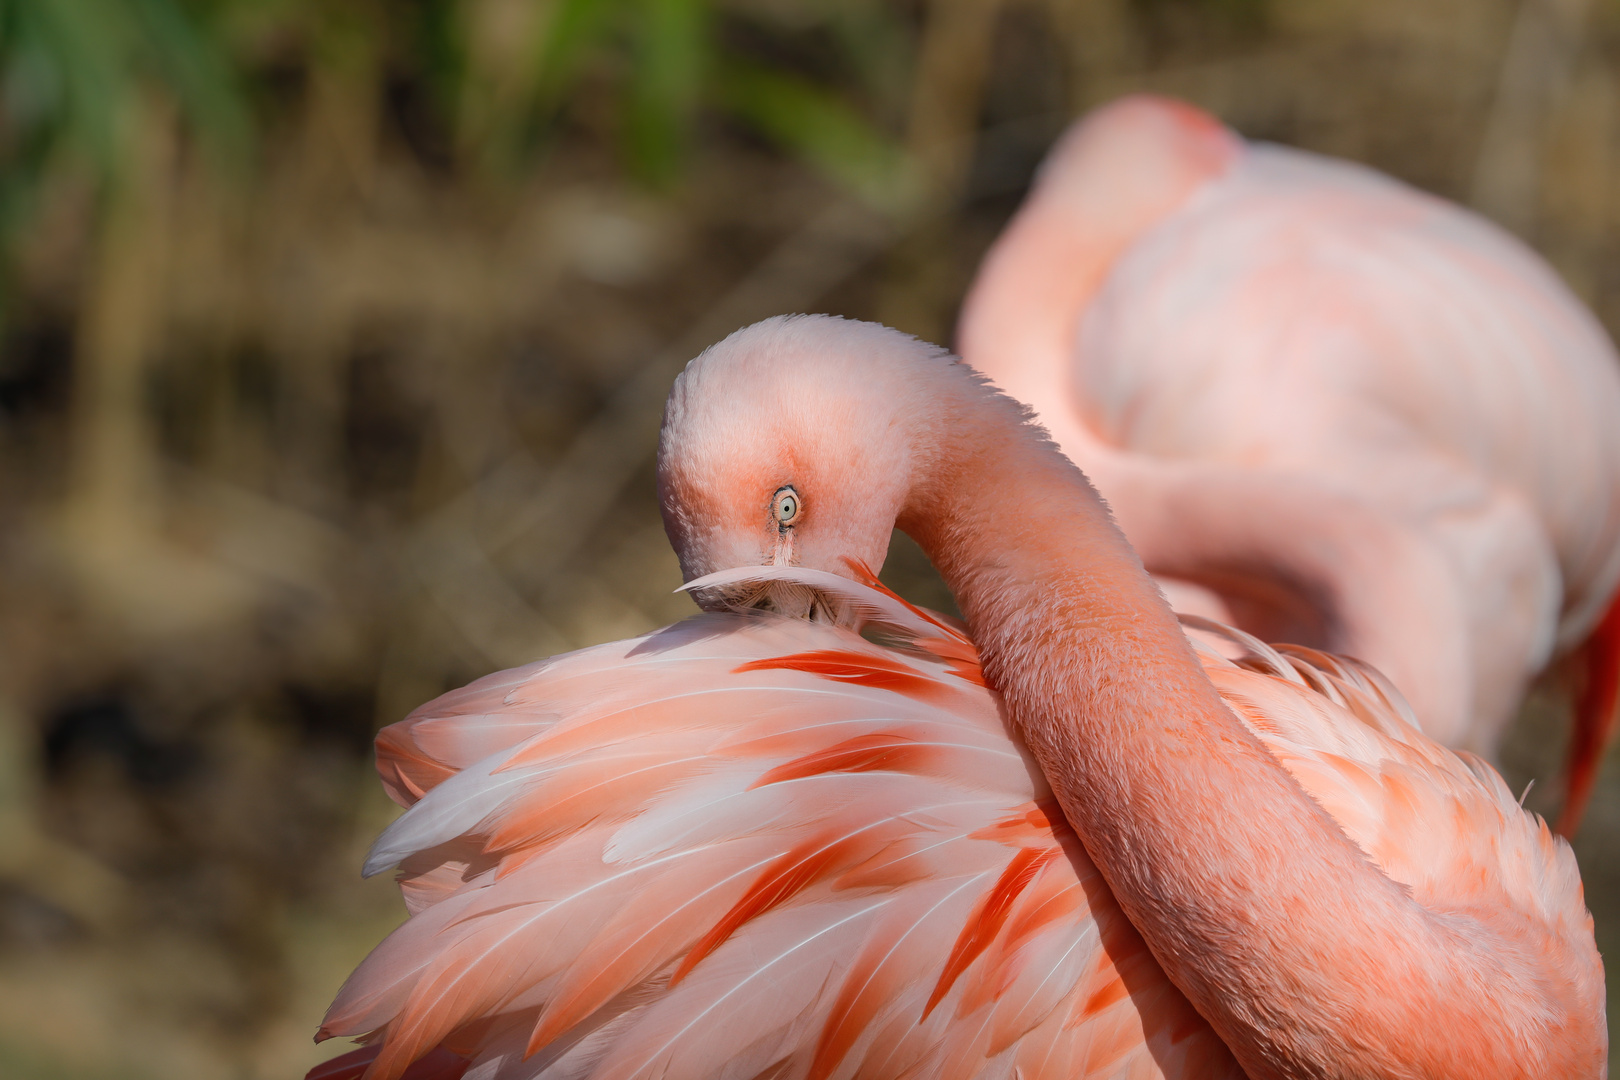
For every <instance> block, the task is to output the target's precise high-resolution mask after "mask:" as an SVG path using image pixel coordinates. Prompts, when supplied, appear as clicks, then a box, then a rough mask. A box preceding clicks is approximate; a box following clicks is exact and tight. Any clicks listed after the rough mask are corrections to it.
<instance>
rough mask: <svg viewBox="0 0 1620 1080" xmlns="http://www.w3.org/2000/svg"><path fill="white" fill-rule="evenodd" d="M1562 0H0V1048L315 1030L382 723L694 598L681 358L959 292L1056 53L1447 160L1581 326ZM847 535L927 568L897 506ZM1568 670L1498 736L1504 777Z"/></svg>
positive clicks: (1080, 65) (1040, 132) (911, 576)
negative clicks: (667, 465) (665, 415)
mask: <svg viewBox="0 0 1620 1080" xmlns="http://www.w3.org/2000/svg"><path fill="white" fill-rule="evenodd" d="M1580 7H1581V5H1579V4H1566V5H1552V4H1535V3H1520V2H1518V0H340V2H335V3H334V2H316V0H0V248H3V249H4V254H5V261H4V266H5V270H4V276H0V299H3V300H4V301H5V303H6V308H7V310H6V315H7V317H6V319H5V320H3V323H0V1073H4V1074H5V1075H7V1076H11V1075H18V1076H22V1077H27V1078H32V1077H60V1078H63V1080H89V1078H92V1077H96V1078H99V1077H103V1076H114V1075H117V1076H142V1075H152V1076H164V1077H168V1078H170V1080H192V1078H197V1080H202V1078H205V1077H206V1078H213V1077H217V1076H222V1075H229V1076H238V1077H244V1078H246V1077H263V1078H265V1080H269V1078H270V1077H278V1078H280V1077H287V1076H296V1075H300V1074H301V1073H302V1071H303V1070H304V1069H305V1068H307V1067H308V1065H310V1064H311V1063H313V1062H314V1061H317V1060H320V1059H321V1058H322V1057H325V1056H329V1055H330V1054H332V1053H334V1052H336V1051H337V1050H338V1049H340V1048H333V1047H330V1046H326V1047H320V1048H316V1047H312V1046H311V1045H310V1044H309V1041H308V1040H309V1036H310V1034H311V1033H312V1031H313V1029H314V1027H315V1025H316V1022H317V1020H318V1017H319V1014H320V1012H321V1010H322V1008H323V1007H324V1005H325V1003H326V1002H327V1001H328V1000H329V999H330V997H331V995H332V993H333V992H334V991H335V989H336V987H337V985H338V984H339V982H341V980H342V978H343V976H344V975H345V974H346V973H347V971H348V970H349V969H350V968H351V967H352V966H353V964H354V963H355V962H356V961H357V960H358V959H359V958H360V957H361V956H363V955H364V953H365V952H366V951H367V950H368V949H369V948H370V946H371V945H372V944H374V943H375V942H376V941H377V940H378V938H379V937H380V936H381V935H382V934H383V933H384V932H386V930H387V929H388V928H389V927H390V926H391V925H393V924H394V923H397V922H398V921H399V919H400V917H401V914H402V912H401V909H400V906H399V901H398V898H397V895H396V893H395V890H394V888H393V886H392V884H391V883H390V882H388V881H386V880H374V881H372V882H368V883H362V882H359V881H357V880H356V879H355V872H356V871H355V868H356V867H357V866H358V864H359V855H360V853H361V852H362V851H363V850H364V848H365V846H366V845H367V844H368V843H369V841H370V839H371V838H372V837H373V836H374V835H375V834H376V832H377V831H378V829H379V828H380V827H381V824H382V823H383V822H385V821H386V820H387V818H388V816H389V814H390V813H391V812H392V809H391V807H390V806H389V805H388V804H387V803H386V802H385V801H384V800H383V799H382V797H381V795H380V792H379V789H378V786H377V784H376V781H375V777H374V776H373V775H372V774H371V771H370V762H369V755H370V751H369V746H370V740H371V738H372V736H373V734H374V732H375V730H376V728H377V727H378V726H379V725H381V724H383V723H388V722H392V721H394V720H397V719H399V718H400V717H401V716H403V715H404V714H405V713H406V712H407V711H408V710H409V709H411V708H412V707H414V706H415V705H417V704H419V703H421V702H422V701H424V700H426V699H427V698H429V697H431V696H433V695H434V694H437V693H439V692H441V691H443V690H446V689H449V688H450V687H452V686H454V685H457V684H460V683H463V682H466V681H468V680H470V679H472V678H474V677H477V676H479V675H481V674H484V673H486V672H488V671H490V670H493V669H494V668H497V667H502V666H509V665H512V664H516V663H520V662H524V661H527V660H530V659H533V658H535V657H537V656H542V655H545V654H548V653H552V652H557V651H561V650H564V649H568V648H574V647H579V646H583V645H587V644H591V643H594V642H598V641H602V640H607V639H611V638H614V637H622V636H627V635H630V634H634V633H640V632H643V631H645V630H647V629H650V628H651V627H653V626H656V625H659V624H662V623H666V622H669V621H672V620H674V619H676V618H679V617H681V616H682V615H683V614H685V613H686V612H687V611H688V610H689V604H688V602H687V601H686V600H685V599H684V598H682V597H677V596H673V595H671V592H670V590H671V589H672V588H673V587H674V585H675V584H676V583H677V582H678V579H679V574H678V568H677V567H676V566H675V563H674V559H673V556H672V555H671V553H670V551H669V547H668V544H667V542H666V540H665V538H664V536H663V530H662V527H661V524H660V521H659V518H658V513H657V506H656V499H655V494H654V489H653V477H652V451H653V443H654V439H655V437H656V429H657V424H658V416H659V410H660V407H661V403H662V399H663V396H664V394H665V393H666V392H667V388H668V385H669V380H670V378H671V377H672V375H673V372H674V371H675V370H677V369H678V367H679V365H680V364H681V363H683V362H684V361H685V360H686V359H687V358H689V357H690V356H692V355H694V354H695V352H696V351H697V350H698V349H700V348H702V347H703V346H704V345H707V344H709V343H710V342H712V341H714V340H716V339H717V338H719V337H720V336H722V335H723V334H725V333H728V332H729V331H730V330H732V329H734V328H736V327H737V326H739V325H742V324H743V323H746V322H749V321H752V320H754V319H757V318H761V317H764V316H766V315H771V314H776V313H779V312H781V311H784V310H824V311H832V312H837V313H841V314H846V315H850V316H853V317H861V318H877V319H881V320H883V321H886V322H890V323H892V324H894V325H897V326H900V327H901V328H902V329H905V330H907V331H909V332H913V333H917V334H920V335H922V336H924V337H929V338H933V339H936V340H946V339H948V337H949V334H950V327H951V324H952V321H953V319H954V316H955V307H956V304H957V302H958V301H959V298H960V296H961V294H962V291H963V289H964V288H965V286H966V284H967V282H968V280H969V279H970V277H971V275H972V272H973V270H974V266H975V263H976V262H977V259H978V258H979V256H980V254H981V253H982V252H983V250H984V249H985V247H986V245H987V244H988V243H989V242H990V240H991V239H992V238H993V237H994V236H995V234H996V232H997V231H998V230H999V229H1000V228H1001V227H1002V225H1003V224H1004V222H1005V220H1006V218H1007V216H1008V215H1009V214H1010V213H1011V212H1012V210H1013V208H1014V207H1015V206H1016V204H1017V200H1018V198H1019V197H1020V195H1021V193H1022V191H1023V190H1024V188H1025V186H1026V185H1027V184H1028V182H1029V179H1030V176H1031V174H1032V172H1033V170H1034V168H1035V166H1036V163H1037V162H1038V160H1039V158H1040V156H1041V154H1042V153H1043V152H1044V150H1045V149H1046V147H1047V146H1048V145H1049V143H1050V141H1051V140H1052V139H1053V138H1054V137H1055V136H1056V134H1057V133H1058V132H1059V131H1060V130H1061V129H1062V127H1063V125H1064V124H1065V123H1066V122H1067V121H1068V120H1069V119H1070V118H1071V117H1072V116H1074V115H1075V114H1076V113H1077V112H1078V111H1080V110H1082V109H1084V108H1086V107H1089V106H1090V105H1093V104H1096V103H1098V102H1100V101H1102V100H1105V99H1107V98H1110V97H1112V96H1114V95H1117V94H1120V93H1124V92H1128V91H1131V90H1137V89H1149V90H1157V91H1160V92H1166V93H1172V94H1178V95H1181V96H1184V97H1187V98H1189V99H1191V100H1193V101H1196V102H1198V103H1199V104H1202V105H1204V106H1205V107H1207V108H1210V109H1213V110H1214V111H1216V112H1218V113H1219V114H1220V115H1222V116H1223V117H1225V118H1227V119H1228V120H1229V121H1230V122H1232V123H1233V124H1234V125H1235V126H1237V127H1239V128H1240V129H1241V130H1243V131H1245V132H1246V133H1248V134H1251V135H1254V136H1256V137H1262V138H1272V139H1278V140H1281V141H1285V142H1290V143H1294V144H1297V145H1302V146H1305V147H1307V148H1311V149H1317V150H1321V151H1324V152H1328V153H1335V154H1339V155H1341V156H1347V157H1352V158H1356V159H1358V160H1363V161H1367V162H1369V163H1370V164H1373V165H1375V166H1377V167H1379V168H1382V169H1385V170H1388V171H1391V172H1393V173H1395V174H1396V175H1398V176H1401V177H1403V178H1405V179H1408V180H1411V181H1413V182H1416V183H1419V184H1421V185H1423V186H1425V187H1428V188H1430V189H1432V190H1435V191H1438V192H1440V193H1441V194H1444V195H1447V196H1449V197H1452V198H1459V199H1464V200H1468V199H1472V200H1473V201H1474V202H1475V204H1476V205H1478V206H1481V207H1483V208H1485V209H1487V210H1488V211H1489V212H1491V213H1492V214H1494V215H1496V216H1497V217H1498V218H1499V219H1501V220H1503V221H1506V222H1508V223H1510V224H1511V225H1513V226H1514V227H1515V228H1517V229H1518V230H1519V231H1520V232H1521V234H1522V235H1525V236H1526V237H1527V238H1529V239H1531V240H1532V241H1533V242H1534V243H1536V244H1537V245H1538V247H1540V249H1541V250H1542V251H1543V252H1545V253H1546V254H1547V255H1548V256H1549V258H1551V259H1552V260H1553V262H1554V263H1555V265H1556V266H1557V267H1558V268H1559V269H1560V271H1562V272H1563V273H1564V274H1565V276H1566V277H1568V278H1569V279H1570V281H1571V282H1572V283H1573V284H1574V285H1575V287H1576V289H1577V290H1578V291H1579V292H1581V293H1582V295H1584V296H1585V297H1587V298H1588V299H1589V301H1590V302H1591V303H1592V304H1593V305H1594V307H1595V309H1596V310H1597V311H1598V312H1599V314H1600V315H1601V316H1602V317H1604V318H1605V319H1606V320H1607V321H1608V322H1609V323H1610V325H1611V326H1613V325H1615V324H1616V322H1617V321H1620V105H1617V104H1616V103H1617V102H1620V87H1617V81H1616V76H1615V71H1616V68H1617V64H1616V61H1617V59H1620V11H1617V10H1616V9H1614V8H1613V6H1612V5H1608V6H1603V5H1594V6H1592V7H1591V8H1590V10H1589V11H1588V12H1587V14H1586V15H1584V16H1580V15H1579V9H1580ZM1571 12H1575V13H1576V15H1574V16H1572V15H1571V14H1570V13H1571ZM1538 19H1539V20H1541V21H1540V22H1537V21H1536V20H1538ZM1560 20H1562V21H1560ZM1572 20H1573V21H1572ZM1509 73H1511V77H1509ZM885 573H886V575H887V576H889V577H890V579H891V581H892V582H893V583H894V584H896V585H898V586H899V587H901V588H902V589H903V590H905V591H908V592H909V593H910V594H911V595H913V596H915V597H916V598H918V599H920V600H922V601H923V602H925V603H930V604H933V605H935V606H943V605H946V604H948V603H949V597H948V595H945V594H943V593H942V592H941V591H940V590H941V588H942V587H941V586H940V585H939V583H938V580H937V578H934V577H933V576H932V575H931V572H930V571H929V569H928V567H927V565H926V561H925V560H923V559H922V556H921V554H920V553H919V552H918V551H917V550H916V548H915V546H914V545H910V544H909V543H904V542H902V543H901V544H899V545H897V547H896V550H895V551H894V552H893V553H892V554H891V558H890V565H889V566H888V568H886V570H885ZM1564 707H1565V703H1564V700H1563V696H1562V694H1561V691H1560V688H1559V687H1558V685H1557V684H1556V682H1555V681H1554V682H1550V683H1549V684H1548V686H1546V687H1544V688H1543V691H1542V692H1541V693H1540V694H1539V695H1538V697H1537V699H1536V700H1535V701H1534V702H1533V703H1532V706H1531V708H1530V709H1529V710H1528V711H1527V714H1526V717H1527V719H1526V721H1525V726H1524V727H1523V728H1522V729H1521V732H1520V736H1519V738H1518V739H1517V740H1516V742H1515V743H1514V744H1513V745H1511V746H1510V747H1509V749H1508V752H1507V754H1506V755H1505V757H1506V761H1505V764H1506V765H1507V767H1508V768H1509V771H1510V773H1511V775H1510V780H1511V781H1512V782H1513V783H1514V786H1515V789H1518V788H1520V787H1522V786H1523V784H1524V782H1525V780H1527V779H1528V778H1529V777H1530V776H1533V775H1539V776H1541V777H1543V778H1544V782H1543V783H1541V784H1538V785H1537V787H1536V789H1535V790H1534V791H1533V792H1532V793H1531V796H1530V804H1531V805H1533V806H1537V807H1538V808H1545V807H1546V806H1547V805H1548V802H1538V800H1549V801H1550V800H1553V799H1555V798H1556V793H1557V784H1556V783H1552V782H1545V781H1547V780H1551V779H1552V772H1551V769H1552V768H1553V767H1554V766H1552V765H1551V764H1550V763H1551V762H1554V761H1556V757H1557V753H1558V743H1559V738H1560V736H1559V735H1558V734H1557V733H1559V732H1561V731H1562V730H1563V728H1562V716H1563V712H1562V710H1563V709H1564ZM1614 763H1615V759H1612V758H1611V762H1610V764H1611V771H1610V773H1609V774H1608V775H1607V777H1606V779H1605V781H1604V785H1605V786H1604V788H1603V790H1602V791H1601V792H1600V793H1599V796H1598V799H1597V802H1596V805H1595V806H1594V809H1593V813H1592V817H1591V819H1590V821H1589V824H1588V827H1587V831H1586V835H1585V837H1584V838H1583V842H1582V845H1581V848H1580V853H1581V858H1582V860H1583V863H1582V864H1583V871H1584V873H1585V876H1586V882H1587V895H1588V898H1589V900H1590V901H1591V903H1592V904H1593V906H1594V909H1595V910H1596V912H1597V920H1598V932H1599V935H1600V942H1601V943H1602V944H1603V946H1604V947H1605V948H1610V949H1612V948H1615V947H1620V860H1615V859H1612V858H1608V857H1606V856H1605V854H1604V853H1605V851H1606V850H1608V849H1610V848H1613V847H1614V845H1615V838H1616V837H1617V836H1620V783H1617V780H1620V778H1617V777H1616V776H1615V775H1614V771H1613V766H1614Z"/></svg>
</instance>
